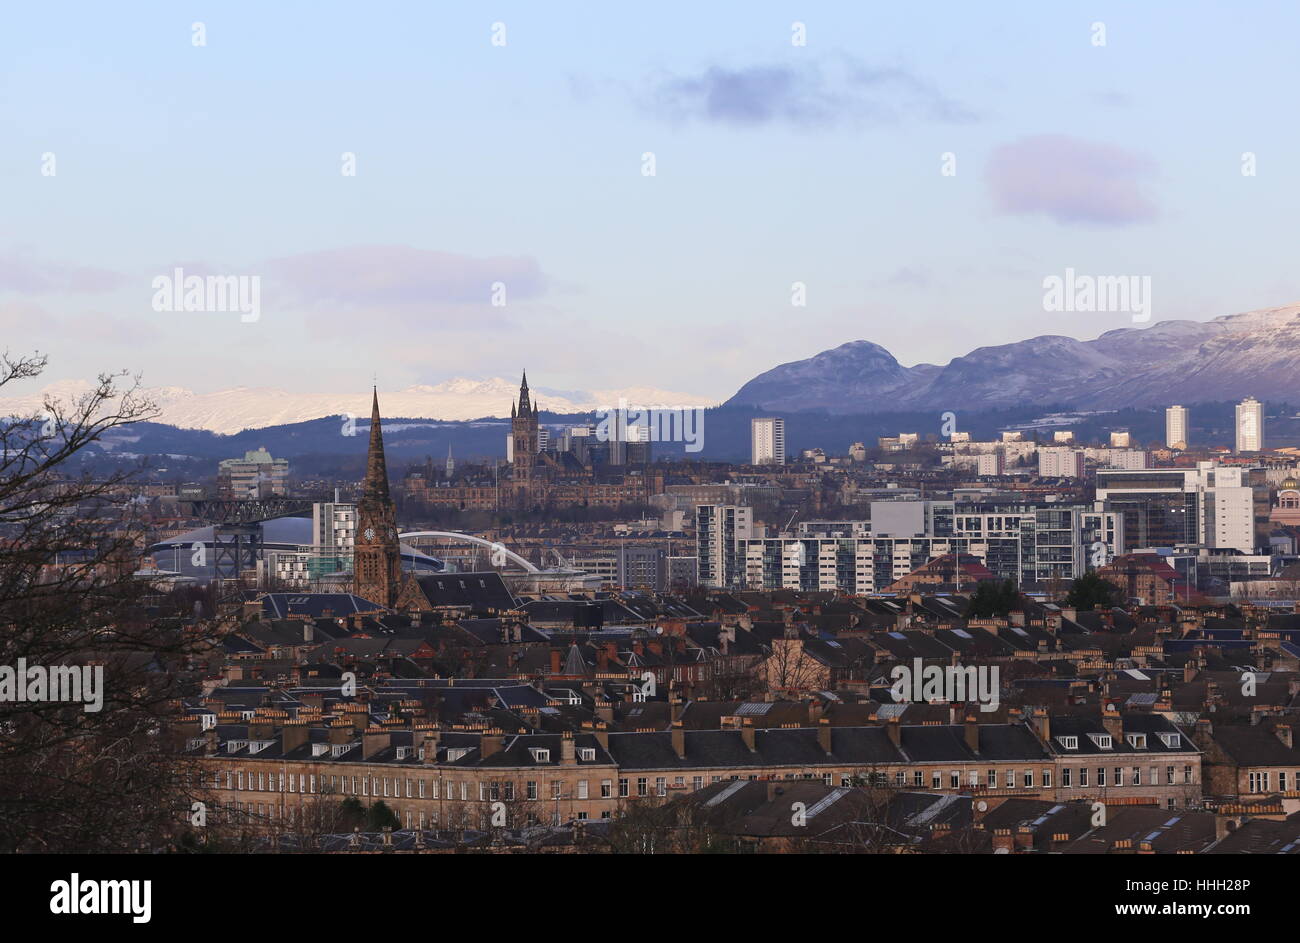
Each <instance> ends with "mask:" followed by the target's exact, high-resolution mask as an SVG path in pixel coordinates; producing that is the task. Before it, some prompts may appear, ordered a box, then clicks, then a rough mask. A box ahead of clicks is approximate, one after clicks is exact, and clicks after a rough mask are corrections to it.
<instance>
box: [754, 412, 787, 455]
mask: <svg viewBox="0 0 1300 943" xmlns="http://www.w3.org/2000/svg"><path fill="white" fill-rule="evenodd" d="M750 435H751V438H752V448H751V464H753V465H784V464H785V420H784V419H779V418H777V417H768V418H765V419H752V420H750Z"/></svg>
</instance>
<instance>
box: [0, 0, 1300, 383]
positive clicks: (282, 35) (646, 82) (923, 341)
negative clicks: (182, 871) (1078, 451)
mask: <svg viewBox="0 0 1300 943" xmlns="http://www.w3.org/2000/svg"><path fill="white" fill-rule="evenodd" d="M1135 6H1139V7H1140V9H1133V7H1135ZM702 7H703V9H702ZM5 16H6V22H5V28H4V30H3V32H2V33H0V129H3V141H4V146H3V147H0V179H2V180H3V191H2V193H0V195H2V197H3V200H2V205H3V219H4V223H5V225H4V226H3V229H0V337H3V339H4V340H3V344H2V345H0V346H5V347H8V348H10V349H12V350H26V349H29V348H32V347H39V348H40V349H42V350H44V351H47V352H48V353H49V354H50V355H51V358H52V362H51V366H50V369H49V371H48V373H47V376H46V378H45V379H47V380H58V379H68V378H79V377H84V376H88V375H91V374H93V373H95V372H96V371H98V370H100V369H104V368H122V367H124V368H130V369H138V370H141V371H143V373H144V379H145V382H146V383H147V384H149V385H172V386H185V387H189V388H192V389H195V390H199V391H208V390H214V389H221V388H226V387H229V386H235V385H243V386H255V385H256V386H260V385H271V386H283V387H286V388H289V389H295V390H326V389H338V388H346V387H349V386H358V387H359V386H365V385H368V383H369V382H370V378H371V375H372V374H373V373H376V372H377V373H378V374H379V376H380V383H381V385H382V386H384V387H386V388H389V389H392V388H397V387H402V386H406V385H409V384H411V383H436V382H438V381H440V380H444V379H447V378H450V377H454V376H470V377H486V376H494V375H504V376H514V375H516V374H517V373H518V370H519V368H520V367H521V366H525V365H526V366H527V367H528V369H529V371H530V378H531V379H532V380H533V382H534V383H535V384H536V385H537V386H539V387H554V388H562V389H591V388H601V387H603V388H609V387H617V386H633V385H640V386H656V387H660V388H666V389H673V390H682V391H689V392H692V393H698V394H702V395H711V396H716V397H718V398H724V397H726V396H729V395H730V394H731V393H733V392H734V391H735V389H736V388H737V387H738V386H740V385H741V384H742V383H743V382H744V381H746V380H748V379H749V378H750V377H752V376H753V375H754V374H756V373H758V372H761V371H762V370H765V369H767V368H769V367H771V366H773V365H775V364H777V363H780V362H783V361H787V360H792V359H798V358H802V357H806V356H811V355H812V354H814V353H816V352H818V351H819V350H822V349H825V348H827V347H831V346H835V345H837V344H840V343H843V342H845V341H849V340H855V339H867V340H872V341H875V342H877V343H880V344H882V345H884V346H885V347H887V348H888V349H889V350H891V351H892V352H893V353H894V354H895V355H896V356H897V357H898V358H899V360H900V361H902V362H903V363H904V364H908V365H910V364H914V363H918V362H923V361H929V362H946V361H947V360H948V359H950V358H952V357H953V356H958V355H960V354H963V353H965V352H967V351H968V350H970V349H971V348H973V347H976V346H980V345H983V344H996V343H1005V342H1009V341H1013V340H1019V339H1021V338H1023V337H1026V336H1031V335H1034V334H1066V335H1070V336H1075V337H1082V338H1087V337H1092V336H1095V335H1096V334H1098V333H1100V332H1102V331H1104V330H1109V329H1111V328H1116V327H1124V326H1130V324H1131V321H1130V319H1129V316H1128V315H1126V314H1122V313H1116V314H1095V313H1094V314H1087V313H1047V312H1044V310H1043V306H1042V295H1043V288H1042V281H1043V279H1044V278H1045V277H1047V276H1049V275H1053V274H1058V275H1059V274H1061V273H1063V272H1064V270H1065V269H1066V268H1067V267H1072V268H1074V269H1075V270H1076V271H1078V272H1080V273H1095V274H1141V275H1150V276H1151V278H1152V296H1153V314H1154V316H1153V319H1152V320H1153V322H1154V321H1159V320H1164V319H1168V318H1194V319H1207V318H1210V317H1214V316H1217V315H1221V314H1230V313H1235V312H1238V311H1245V310H1250V309H1252V308H1258V307H1265V306H1270V305H1277V304H1283V303H1287V302H1293V301H1296V300H1300V267H1297V265H1296V263H1295V245H1296V237H1295V234H1294V228H1295V221H1296V220H1297V219H1300V212H1298V211H1300V188H1297V186H1296V180H1295V172H1296V168H1300V140H1298V134H1297V125H1296V122H1295V118H1294V113H1295V107H1294V89H1295V88H1296V87H1300V63H1298V61H1297V57H1296V55H1295V53H1294V37H1295V36H1296V35H1297V34H1298V33H1300V7H1297V5H1296V4H1293V3H1255V4H1247V5H1244V6H1239V7H1234V6H1229V5H1227V4H1210V3H1187V2H1178V3H1143V4H1140V5H1134V4H1127V3H1118V2H1115V3H1072V2H1059V3H1057V2H1053V3H1050V4H1049V3H1042V2H1026V3H1000V4H993V5H991V7H990V5H986V4H970V3H965V2H956V0H953V2H945V3H930V4H896V5H890V7H886V6H885V5H882V4H856V3H855V4H848V3H818V2H807V0H804V2H783V3H765V2H753V0H748V2H743V3H741V2H737V3H731V4H725V3H715V4H707V5H704V4H697V3H672V2H660V3H656V4H653V5H649V6H647V5H640V4H638V5H618V4H609V3H594V2H593V3H576V2H574V3H564V2H548V3H536V2H534V3H492V4H473V3H465V4H454V5H453V4H433V3H385V2H378V3H371V4H357V3H329V2H312V3H270V2H256V3H245V2H230V0H223V2H220V3H217V2H211V3H174V2H173V3H131V4H111V5H110V4H101V3H84V4H61V3H49V4H24V5H14V6H11V7H10V8H8V9H7V10H6V14H5ZM195 21H200V22H202V23H203V24H204V25H205V28H206V39H207V45H206V46H204V47H195V46H193V45H192V43H191V24H192V23H193V22H195ZM795 21H800V22H803V23H805V24H806V27H807V37H808V42H807V46H806V47H795V46H792V45H791V42H790V36H791V24H792V23H793V22H795ZM494 22H503V23H504V24H505V26H506V41H507V44H506V45H505V46H504V47H497V46H493V45H492V43H491V41H490V40H491V35H492V33H491V31H492V24H493V23H494ZM1095 22H1102V23H1104V24H1105V33H1106V45H1105V46H1101V47H1099V46H1095V45H1093V42H1092V38H1093V31H1092V24H1093V23H1095ZM344 151H350V152H353V153H355V154H356V161H357V174H356V176H355V177H345V176H343V175H342V174H341V173H340V157H341V154H342V153H343V152H344ZM647 151H652V152H654V154H655V157H656V161H657V174H656V175H655V176H654V177H646V176H643V175H642V173H641V155H642V154H643V152H647ZM1245 151H1252V152H1254V153H1256V154H1257V155H1258V157H1257V159H1258V175H1257V176H1255V177H1244V176H1243V175H1242V173H1241V170H1240V168H1241V155H1242V153H1243V152H1245ZM47 152H50V153H53V154H54V155H55V160H56V162H57V164H56V166H57V174H56V175H55V176H53V177H50V176H42V174H41V160H42V155H43V154H45V153H47ZM945 152H952V153H954V154H955V155H956V161H957V174H956V176H954V177H945V176H943V175H941V173H940V166H941V164H940V161H941V155H942V154H943V153H945ZM1061 154H1064V155H1065V159H1064V160H1061V166H1060V167H1059V168H1058V167H1057V166H1056V162H1057V160H1058V159H1059V155H1061ZM1047 155H1050V157H1049V156H1047ZM991 157H992V158H995V159H994V160H993V164H994V165H996V166H997V167H1000V168H1002V170H1001V171H1000V172H999V173H998V174H993V175H990V173H989V166H990V158H991ZM1045 164H1050V166H1046V165H1045ZM1092 206H1096V207H1100V209H1099V210H1098V212H1097V214H1089V213H1085V212H1082V211H1081V209H1080V208H1081V207H1084V208H1087V207H1092ZM1017 208H1018V209H1020V210H1023V211H1019V212H1017V211H1013V210H1015V209H1017ZM1090 215H1093V216H1095V215H1099V216H1100V217H1101V218H1100V219H1097V218H1087V217H1088V216H1090ZM177 264H181V265H184V266H186V267H187V269H188V270H189V271H190V272H192V273H203V274H207V273H213V274H236V275H244V274H246V275H260V276H262V278H263V288H262V314H261V318H260V320H259V321H257V322H256V323H243V322H241V321H240V318H239V316H238V315H237V314H232V313H221V312H215V313H193V312H192V313H189V314H179V313H159V312H155V311H154V310H153V309H152V308H151V306H150V300H151V297H152V289H151V286H150V282H151V280H152V279H153V278H154V277H155V276H157V275H160V274H168V273H170V272H171V270H172V267H173V266H174V265H177ZM498 274H499V275H500V278H501V280H503V281H505V283H506V285H507V298H508V304H507V305H506V307H505V308H495V307H492V306H491V305H490V304H489V303H488V302H489V290H490V282H491V281H493V280H496V276H497V275H498ZM794 281H802V282H805V283H806V284H807V292H808V304H807V307H805V308H794V307H792V306H791V304H790V285H791V283H792V282H794ZM480 285H481V291H480V288H479V286H480Z"/></svg>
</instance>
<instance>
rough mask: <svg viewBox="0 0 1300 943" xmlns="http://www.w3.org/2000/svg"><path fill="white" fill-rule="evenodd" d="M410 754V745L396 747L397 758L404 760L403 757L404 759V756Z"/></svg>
mask: <svg viewBox="0 0 1300 943" xmlns="http://www.w3.org/2000/svg"><path fill="white" fill-rule="evenodd" d="M410 755H411V748H410V747H398V748H397V758H398V759H399V760H404V759H406V758H407V757H408V756H410Z"/></svg>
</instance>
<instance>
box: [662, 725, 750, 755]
mask: <svg viewBox="0 0 1300 943" xmlns="http://www.w3.org/2000/svg"><path fill="white" fill-rule="evenodd" d="M670 729H671V733H672V739H673V752H674V753H676V754H677V759H679V760H684V759H686V730H685V728H683V727H682V722H681V721H680V720H674V721H673V724H672V727H671V728H670ZM750 749H753V747H750Z"/></svg>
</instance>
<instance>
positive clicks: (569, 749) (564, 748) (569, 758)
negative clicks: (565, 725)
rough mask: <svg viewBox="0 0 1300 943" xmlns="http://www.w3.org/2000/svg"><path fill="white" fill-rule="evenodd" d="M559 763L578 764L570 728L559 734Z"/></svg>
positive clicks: (566, 764) (563, 764)
mask: <svg viewBox="0 0 1300 943" xmlns="http://www.w3.org/2000/svg"><path fill="white" fill-rule="evenodd" d="M560 765H561V766H577V765H578V751H577V749H576V748H575V747H574V744H573V731H572V730H566V731H564V733H562V734H560Z"/></svg>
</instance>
